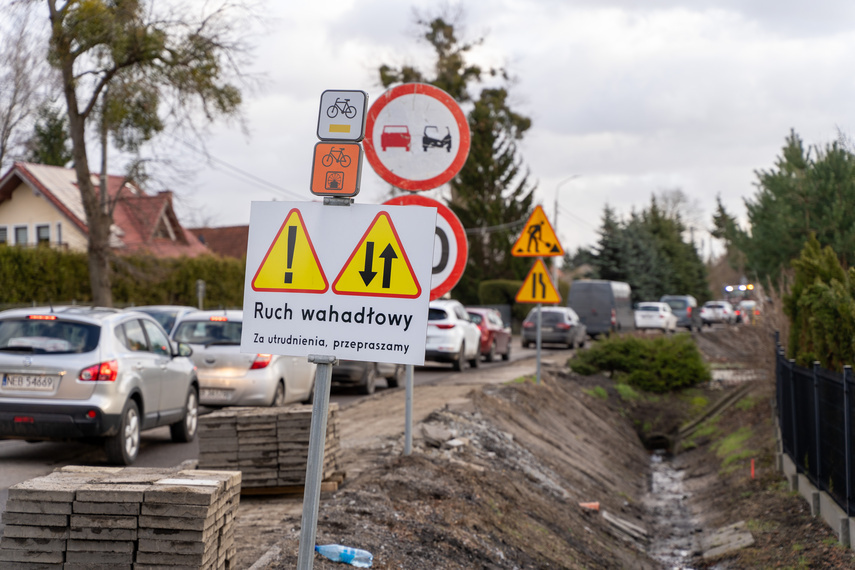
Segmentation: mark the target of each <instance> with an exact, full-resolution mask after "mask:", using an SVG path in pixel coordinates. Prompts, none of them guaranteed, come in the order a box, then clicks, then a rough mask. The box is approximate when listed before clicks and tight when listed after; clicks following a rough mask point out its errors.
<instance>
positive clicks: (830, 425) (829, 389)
mask: <svg viewBox="0 0 855 570" xmlns="http://www.w3.org/2000/svg"><path fill="white" fill-rule="evenodd" d="M775 378H776V383H777V404H778V420H779V425H780V427H781V439H782V443H783V448H784V453H786V454H787V455H789V456H790V458H791V459H792V460H793V463H794V464H795V465H796V469H797V470H798V472H799V473H802V474H804V475H805V476H807V477H808V479H810V481H811V483H813V485H814V486H815V487H816V488H817V489H819V490H821V491H825V492H827V493H828V494H829V496H831V497H832V498H833V499H834V501H835V502H836V503H837V504H838V505H840V508H842V509H843V510H845V511H846V514H847V515H850V516H851V515H852V514H853V513H855V497H853V492H855V479H853V477H855V473H853V461H852V458H853V449H852V443H853V433H855V431H853V428H855V426H853V423H852V420H853V418H855V413H853V411H855V409H853V405H855V401H853V400H855V398H853V397H852V390H853V385H855V378H853V375H852V367H850V366H846V367H844V370H843V374H839V373H837V372H832V371H830V370H825V369H824V368H820V366H819V363H818V362H817V363H814V366H813V368H811V369H808V368H803V367H801V366H796V363H795V361H794V360H788V359H787V358H786V357H785V356H784V351H783V349H782V348H781V346H780V345H778V348H777V354H776V362H775Z"/></svg>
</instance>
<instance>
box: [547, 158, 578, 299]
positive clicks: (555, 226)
mask: <svg viewBox="0 0 855 570" xmlns="http://www.w3.org/2000/svg"><path fill="white" fill-rule="evenodd" d="M580 176H582V175H581V174H574V175H573V176H568V177H567V178H565V179H564V180H562V181H561V182H559V183H558V184H557V185H556V186H555V209H554V210H553V220H552V229H553V230H555V237H558V190H559V189H560V188H561V186H562V185H564V183H566V182H570V181H571V180H575V179H576V178H579V177H580ZM552 282H553V283H554V284H555V288H556V289H557V288H558V262H557V261H556V262H554V263H553V265H552Z"/></svg>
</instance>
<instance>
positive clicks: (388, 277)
mask: <svg viewBox="0 0 855 570" xmlns="http://www.w3.org/2000/svg"><path fill="white" fill-rule="evenodd" d="M372 245H373V244H372ZM380 257H382V258H383V288H384V289H388V288H389V287H391V286H392V260H393V259H396V258H397V257H398V254H397V253H395V250H394V249H393V248H392V244H391V243H390V244H389V245H387V246H386V249H384V250H383V253H381V254H380ZM366 285H367V283H366Z"/></svg>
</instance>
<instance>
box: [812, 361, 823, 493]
mask: <svg viewBox="0 0 855 570" xmlns="http://www.w3.org/2000/svg"><path fill="white" fill-rule="evenodd" d="M813 423H814V445H816V488H817V489H822V461H821V459H822V453H820V449H819V440H820V438H819V361H818V360H815V361H814V363H813Z"/></svg>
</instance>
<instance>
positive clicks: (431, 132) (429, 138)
mask: <svg viewBox="0 0 855 570" xmlns="http://www.w3.org/2000/svg"><path fill="white" fill-rule="evenodd" d="M428 147H432V148H442V147H445V150H446V152H451V131H450V130H449V128H448V127H445V136H444V137H441V138H440V136H439V128H438V127H434V126H430V125H428V126H427V127H425V130H424V132H423V133H422V150H424V151H425V152H427V149H428Z"/></svg>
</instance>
